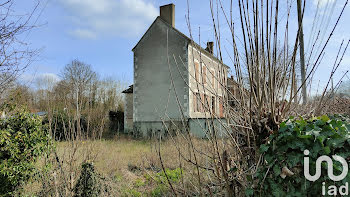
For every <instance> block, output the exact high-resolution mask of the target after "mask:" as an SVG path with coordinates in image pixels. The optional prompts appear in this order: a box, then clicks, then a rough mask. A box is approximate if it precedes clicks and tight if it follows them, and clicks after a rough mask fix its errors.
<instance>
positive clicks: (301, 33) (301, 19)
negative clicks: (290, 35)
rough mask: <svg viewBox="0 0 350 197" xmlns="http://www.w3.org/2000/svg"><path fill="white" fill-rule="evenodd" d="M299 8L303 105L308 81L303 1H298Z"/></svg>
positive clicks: (305, 100)
mask: <svg viewBox="0 0 350 197" xmlns="http://www.w3.org/2000/svg"><path fill="white" fill-rule="evenodd" d="M297 7H298V24H299V28H300V31H299V40H300V50H299V51H300V75H301V84H302V89H301V93H302V96H303V104H306V102H307V95H306V81H305V59H304V54H305V53H304V32H303V18H302V14H301V0H297Z"/></svg>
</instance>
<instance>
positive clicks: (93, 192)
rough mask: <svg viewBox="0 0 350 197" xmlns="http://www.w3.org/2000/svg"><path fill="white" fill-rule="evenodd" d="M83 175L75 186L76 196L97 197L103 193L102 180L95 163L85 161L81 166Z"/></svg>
mask: <svg viewBox="0 0 350 197" xmlns="http://www.w3.org/2000/svg"><path fill="white" fill-rule="evenodd" d="M81 168H82V170H81V175H80V177H79V179H78V181H77V183H76V185H75V187H74V196H76V197H79V196H86V197H95V196H99V195H100V193H101V187H100V180H99V177H98V175H97V173H96V172H95V168H94V165H93V164H92V163H89V162H85V163H83V164H82V166H81Z"/></svg>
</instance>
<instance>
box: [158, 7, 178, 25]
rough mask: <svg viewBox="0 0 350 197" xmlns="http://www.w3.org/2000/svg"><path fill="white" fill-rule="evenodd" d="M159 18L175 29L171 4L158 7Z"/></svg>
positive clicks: (173, 8) (173, 9)
mask: <svg viewBox="0 0 350 197" xmlns="http://www.w3.org/2000/svg"><path fill="white" fill-rule="evenodd" d="M160 18H162V19H163V20H165V21H166V22H167V23H169V24H170V25H171V26H172V27H175V5H174V4H172V3H171V4H168V5H163V6H160Z"/></svg>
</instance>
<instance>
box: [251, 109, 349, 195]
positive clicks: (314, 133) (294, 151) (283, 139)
mask: <svg viewBox="0 0 350 197" xmlns="http://www.w3.org/2000/svg"><path fill="white" fill-rule="evenodd" d="M305 149H307V150H309V152H310V155H309V158H310V162H309V163H310V174H312V175H313V174H315V169H316V167H315V166H316V165H315V164H316V160H317V158H318V157H319V156H321V155H328V156H331V155H335V154H336V155H339V156H342V157H343V158H346V160H348V159H349V158H350V152H349V149H350V122H348V121H347V120H346V118H345V117H342V116H332V117H328V116H326V115H324V116H321V117H315V118H311V119H309V120H304V119H303V118H299V119H295V118H294V117H290V118H289V119H288V120H287V121H284V122H282V123H281V124H280V129H279V131H278V133H276V134H272V135H271V136H270V137H269V139H268V142H267V143H266V144H263V145H261V146H260V152H261V153H263V154H264V161H265V162H264V164H263V165H262V166H261V167H260V168H259V169H258V172H257V173H256V174H255V175H254V177H253V180H254V179H255V178H256V179H257V183H258V184H256V182H255V187H254V188H248V189H247V190H246V195H248V196H249V195H253V193H254V194H256V195H258V194H259V195H261V196H321V192H322V183H323V182H325V185H326V188H328V186H329V185H337V186H340V185H344V184H345V182H349V181H350V176H349V175H347V176H346V177H345V179H343V180H342V181H339V182H334V181H332V180H330V179H329V177H328V176H327V165H322V175H324V176H321V177H320V178H319V179H318V180H317V181H315V182H310V181H308V180H307V179H306V178H305V176H304V171H303V170H304V153H303V151H304V150H305ZM323 164H325V163H323ZM333 164H334V165H333V170H334V174H335V175H339V174H340V173H341V171H342V165H341V164H340V163H339V162H333ZM282 169H283V171H284V172H286V170H290V171H291V172H292V173H288V175H289V176H286V177H285V178H282V177H281V173H282ZM283 174H286V173H283ZM253 189H254V191H253ZM326 192H327V191H326Z"/></svg>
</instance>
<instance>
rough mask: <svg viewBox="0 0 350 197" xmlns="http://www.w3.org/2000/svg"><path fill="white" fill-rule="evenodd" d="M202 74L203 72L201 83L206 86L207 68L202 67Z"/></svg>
mask: <svg viewBox="0 0 350 197" xmlns="http://www.w3.org/2000/svg"><path fill="white" fill-rule="evenodd" d="M202 72H203V75H202V81H203V84H206V83H207V68H206V67H205V65H204V66H203V67H202Z"/></svg>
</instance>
